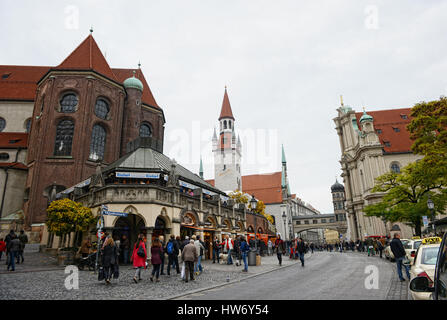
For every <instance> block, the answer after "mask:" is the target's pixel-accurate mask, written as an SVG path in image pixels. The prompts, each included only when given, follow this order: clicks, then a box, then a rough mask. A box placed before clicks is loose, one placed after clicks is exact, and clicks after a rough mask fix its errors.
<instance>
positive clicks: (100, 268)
mask: <svg viewBox="0 0 447 320" xmlns="http://www.w3.org/2000/svg"><path fill="white" fill-rule="evenodd" d="M102 280H104V268H103V267H99V270H98V281H102Z"/></svg>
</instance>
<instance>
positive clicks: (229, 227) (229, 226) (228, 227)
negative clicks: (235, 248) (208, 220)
mask: <svg viewBox="0 0 447 320" xmlns="http://www.w3.org/2000/svg"><path fill="white" fill-rule="evenodd" d="M222 225H225V229H224V230H233V224H232V223H231V220H230V219H228V218H223V219H222Z"/></svg>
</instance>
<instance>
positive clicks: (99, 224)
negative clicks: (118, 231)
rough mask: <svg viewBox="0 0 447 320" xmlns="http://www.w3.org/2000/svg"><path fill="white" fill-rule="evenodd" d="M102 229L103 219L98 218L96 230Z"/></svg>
mask: <svg viewBox="0 0 447 320" xmlns="http://www.w3.org/2000/svg"><path fill="white" fill-rule="evenodd" d="M102 228H104V217H102V216H100V217H99V219H98V223H97V224H96V229H102Z"/></svg>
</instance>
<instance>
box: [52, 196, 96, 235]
mask: <svg viewBox="0 0 447 320" xmlns="http://www.w3.org/2000/svg"><path fill="white" fill-rule="evenodd" d="M47 213H48V217H47V221H46V225H47V227H48V231H49V232H51V233H54V234H55V235H57V236H58V237H61V238H63V237H64V236H65V235H67V234H68V235H70V234H71V233H72V232H76V231H83V232H85V231H87V230H88V228H89V226H90V225H91V224H92V223H94V222H95V221H96V218H95V217H94V216H93V214H92V211H91V210H90V208H87V207H84V206H82V204H80V203H78V202H75V201H72V200H70V199H62V200H56V201H53V202H51V204H50V206H49V207H48V208H47Z"/></svg>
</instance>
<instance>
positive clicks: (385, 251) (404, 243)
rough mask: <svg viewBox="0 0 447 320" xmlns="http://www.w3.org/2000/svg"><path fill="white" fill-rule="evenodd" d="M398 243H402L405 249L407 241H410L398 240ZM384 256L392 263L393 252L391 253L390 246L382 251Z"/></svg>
mask: <svg viewBox="0 0 447 320" xmlns="http://www.w3.org/2000/svg"><path fill="white" fill-rule="evenodd" d="M400 241H401V242H402V245H403V246H404V248H405V245H406V244H407V242H408V241H410V240H409V239H400ZM384 254H385V258H386V259H388V260H390V261H391V262H393V261H394V254H393V251H391V247H390V245H387V246H386V247H385V249H384Z"/></svg>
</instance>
